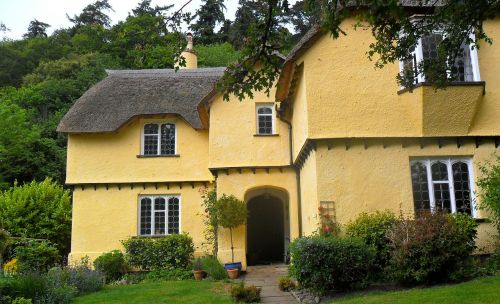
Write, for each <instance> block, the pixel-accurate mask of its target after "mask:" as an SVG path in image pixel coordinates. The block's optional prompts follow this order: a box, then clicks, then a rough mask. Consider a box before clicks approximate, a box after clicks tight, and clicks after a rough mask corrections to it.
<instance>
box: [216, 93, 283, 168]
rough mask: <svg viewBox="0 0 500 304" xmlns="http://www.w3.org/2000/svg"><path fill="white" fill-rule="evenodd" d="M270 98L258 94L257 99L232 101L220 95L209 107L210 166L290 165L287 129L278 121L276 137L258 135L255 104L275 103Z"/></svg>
mask: <svg viewBox="0 0 500 304" xmlns="http://www.w3.org/2000/svg"><path fill="white" fill-rule="evenodd" d="M274 94H275V92H274V90H273V91H272V92H271V94H270V95H269V96H267V95H266V94H265V93H264V92H256V93H255V95H254V99H253V100H252V99H244V100H243V101H239V100H238V99H237V98H235V97H234V96H231V99H230V101H229V102H227V101H224V100H222V96H220V95H218V96H216V97H215V98H214V100H213V101H212V104H211V106H210V136H209V154H210V158H209V167H210V168H220V167H238V166H283V165H289V164H290V154H289V139H288V126H287V125H286V124H285V123H284V122H282V121H281V120H279V119H278V118H275V126H276V128H275V131H276V134H277V136H255V135H256V134H257V121H256V119H257V116H256V105H258V104H272V105H273V106H274V104H273V103H274Z"/></svg>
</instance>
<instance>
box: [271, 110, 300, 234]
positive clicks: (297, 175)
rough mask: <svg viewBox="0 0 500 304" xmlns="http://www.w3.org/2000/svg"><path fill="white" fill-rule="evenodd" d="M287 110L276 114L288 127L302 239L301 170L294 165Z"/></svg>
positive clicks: (290, 124) (290, 126)
mask: <svg viewBox="0 0 500 304" xmlns="http://www.w3.org/2000/svg"><path fill="white" fill-rule="evenodd" d="M285 110H286V108H282V107H279V108H278V107H277V105H276V112H277V113H278V118H279V119H280V120H281V121H283V122H284V123H286V124H287V125H288V148H289V151H290V166H292V167H293V168H294V170H295V180H296V183H297V212H298V216H299V223H298V224H299V237H302V197H301V194H300V193H301V189H300V168H298V167H297V166H295V165H294V164H293V145H292V123H291V121H288V120H286V119H285V117H284V114H285Z"/></svg>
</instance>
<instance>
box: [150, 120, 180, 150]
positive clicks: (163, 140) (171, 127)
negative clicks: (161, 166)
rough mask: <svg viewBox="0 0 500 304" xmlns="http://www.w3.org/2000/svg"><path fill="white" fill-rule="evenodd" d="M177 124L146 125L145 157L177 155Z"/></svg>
mask: <svg viewBox="0 0 500 304" xmlns="http://www.w3.org/2000/svg"><path fill="white" fill-rule="evenodd" d="M175 134H176V132H175V124H172V123H165V124H146V125H144V136H143V149H142V150H143V155H175Z"/></svg>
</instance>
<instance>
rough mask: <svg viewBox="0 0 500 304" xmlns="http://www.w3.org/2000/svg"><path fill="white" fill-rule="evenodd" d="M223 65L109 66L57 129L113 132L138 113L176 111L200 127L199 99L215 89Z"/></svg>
mask: <svg viewBox="0 0 500 304" xmlns="http://www.w3.org/2000/svg"><path fill="white" fill-rule="evenodd" d="M224 70H225V68H200V69H185V70H178V71H177V72H176V71H175V70H173V69H161V70H110V71H107V72H108V76H107V77H106V78H105V79H104V80H102V81H100V82H99V83H97V84H96V85H94V86H93V87H91V88H90V89H89V90H88V91H87V92H85V94H83V95H82V97H80V98H79V99H78V100H77V101H76V102H75V104H73V106H72V107H71V109H70V110H69V111H68V113H66V115H65V116H64V117H63V119H62V120H61V122H60V123H59V126H58V127H57V131H59V132H65V133H98V132H113V131H116V130H117V129H118V128H120V127H121V126H122V125H124V124H125V123H126V122H127V121H129V120H131V119H132V118H134V117H136V116H140V115H156V114H177V115H180V116H181V117H182V118H183V119H184V120H186V121H187V122H188V123H189V124H190V125H191V126H193V128H195V129H201V128H202V123H201V120H200V117H199V114H198V111H197V106H198V103H199V102H200V101H201V100H202V99H203V98H204V97H205V96H206V95H207V94H209V93H210V92H211V91H212V90H213V89H214V84H215V82H216V81H217V80H218V79H219V78H220V77H221V76H222V75H223V73H224Z"/></svg>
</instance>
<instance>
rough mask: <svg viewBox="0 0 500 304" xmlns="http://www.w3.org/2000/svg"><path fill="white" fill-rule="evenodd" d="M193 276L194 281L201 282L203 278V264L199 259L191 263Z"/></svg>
mask: <svg viewBox="0 0 500 304" xmlns="http://www.w3.org/2000/svg"><path fill="white" fill-rule="evenodd" d="M193 275H194V279H195V280H196V281H201V280H202V279H203V277H204V276H205V271H203V263H202V261H201V259H200V258H196V259H195V260H194V261H193Z"/></svg>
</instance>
